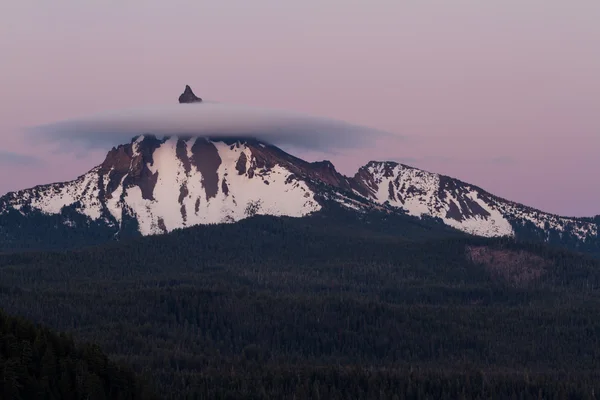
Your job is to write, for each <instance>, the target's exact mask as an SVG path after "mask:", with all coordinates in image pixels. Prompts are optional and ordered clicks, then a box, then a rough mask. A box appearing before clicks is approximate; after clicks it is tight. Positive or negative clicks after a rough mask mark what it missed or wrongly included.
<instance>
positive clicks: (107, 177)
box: [0, 135, 599, 253]
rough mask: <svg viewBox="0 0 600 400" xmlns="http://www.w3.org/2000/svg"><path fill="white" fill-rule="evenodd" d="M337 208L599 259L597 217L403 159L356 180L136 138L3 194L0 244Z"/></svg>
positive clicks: (249, 153) (259, 153) (328, 167)
mask: <svg viewBox="0 0 600 400" xmlns="http://www.w3.org/2000/svg"><path fill="white" fill-rule="evenodd" d="M332 208H336V209H344V210H346V211H347V212H348V213H352V214H360V215H368V214H369V213H384V214H388V215H394V214H403V215H408V216H413V217H414V218H415V219H423V218H427V219H429V220H432V219H433V220H435V221H436V222H437V223H439V224H440V225H441V224H444V225H447V226H450V227H452V228H455V229H456V230H459V231H463V232H466V233H468V234H473V235H477V236H486V237H492V236H513V237H516V238H518V239H519V238H520V239H527V240H534V241H541V242H546V243H549V244H555V245H560V246H564V247H569V248H572V249H579V250H585V251H591V252H593V253H597V250H598V242H599V238H598V225H599V218H598V217H596V218H567V217H560V216H556V215H552V214H548V213H544V212H542V211H538V210H536V209H533V208H531V207H526V206H523V205H520V204H517V203H514V202H511V201H507V200H504V199H501V198H499V197H497V196H494V195H492V194H490V193H488V192H486V191H484V190H482V189H480V188H478V187H476V186H474V185H470V184H468V183H465V182H462V181H460V180H457V179H453V178H450V177H447V176H444V175H439V174H435V173H431V172H426V171H423V170H420V169H417V168H412V167H409V166H406V165H402V164H398V163H395V162H376V161H371V162H369V163H368V164H366V165H365V166H363V167H361V168H360V169H359V170H358V172H357V173H356V174H355V175H354V176H353V177H346V176H344V175H342V174H340V173H338V172H337V171H336V169H335V167H334V166H333V164H331V163H330V162H328V161H322V162H313V163H310V162H306V161H303V160H301V159H299V158H297V157H294V156H292V155H290V154H288V153H286V152H284V151H283V150H281V149H279V148H278V147H275V146H273V145H270V144H268V143H263V142H260V141H257V140H251V139H235V138H232V139H224V138H218V139H214V138H179V137H166V138H161V139H159V138H156V137H154V136H148V135H146V136H138V137H136V138H134V139H133V140H132V141H131V142H130V143H127V144H123V145H120V146H118V147H116V148H113V149H112V150H111V151H109V152H108V154H107V156H106V159H105V160H104V162H102V164H100V165H98V166H97V167H95V168H93V169H92V170H90V171H89V172H87V173H85V174H83V175H81V176H80V177H78V178H77V179H75V180H73V181H70V182H62V183H53V184H49V185H41V186H36V187H34V188H31V189H25V190H21V191H16V192H11V193H8V194H6V195H4V196H3V197H0V249H4V250H7V249H16V248H37V247H47V246H50V244H49V243H50V242H52V241H53V240H58V238H61V239H63V240H66V239H67V238H69V239H70V240H72V241H73V242H74V243H77V241H78V240H80V241H81V242H82V243H94V242H102V241H105V240H107V239H108V238H113V239H114V238H119V237H121V236H122V235H124V234H127V235H128V236H137V235H153V234H161V233H166V232H170V231H172V230H174V229H178V228H185V227H190V226H194V225H199V224H219V223H229V222H235V221H239V220H241V219H244V218H247V217H251V216H253V215H257V214H263V215H272V216H289V217H306V216H310V215H315V214H326V213H327V212H328V210H331V209H332Z"/></svg>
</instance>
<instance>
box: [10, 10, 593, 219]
mask: <svg viewBox="0 0 600 400" xmlns="http://www.w3.org/2000/svg"><path fill="white" fill-rule="evenodd" d="M598 21H600V1H598V0H571V1H564V0H539V1H536V0H490V1H481V0H470V1H467V0H455V1H445V0H444V1H442V0H438V1H434V0H431V1H418V2H417V1H410V2H409V1H400V0H388V1H386V0H371V1H362V0H361V1H358V0H355V1H353V0H345V1H343V0H303V1H287V2H286V1H280V0H254V1H246V0H238V1H234V0H221V1H170V2H165V1H158V0H150V1H148V0H144V1H140V0H135V1H134V0H130V1H127V2H117V1H104V0H103V1H100V0H91V1H88V2H82V1H70V0H57V1H56V2H40V1H37V0H4V1H3V2H2V4H1V5H0V51H1V52H0V94H1V97H0V140H1V143H2V145H1V146H0V193H4V192H6V191H9V190H14V189H19V188H25V187H30V186H32V185H35V184H41V183H49V182H51V181H60V180H66V179H71V178H74V177H75V176H77V175H79V174H81V173H84V172H86V171H87V170H88V169H89V168H91V167H92V166H94V165H96V164H98V163H100V162H101V161H102V156H103V154H102V153H100V152H94V153H90V154H85V155H81V154H79V155H74V154H71V153H63V154H61V153H56V152H50V151H49V148H48V147H45V146H42V145H36V146H32V145H31V143H28V142H27V141H26V140H24V138H23V136H22V128H23V127H26V126H32V125H37V124H41V123H47V122H53V121H57V120H63V119H68V118H72V117H81V116H84V115H87V114H90V113H95V112H100V111H104V110H110V109H119V108H124V107H135V106H138V105H147V104H156V103H165V102H169V101H173V102H175V101H177V97H178V96H179V94H180V93H181V91H182V90H183V87H184V86H185V84H190V85H191V86H192V87H193V88H194V90H195V91H196V94H198V95H199V96H201V97H203V98H205V99H210V100H216V101H222V102H230V103H238V104H247V105H251V106H260V107H275V108H281V109H287V110H292V111H298V112H303V113H309V114H313V115H317V116H326V117H332V118H336V119H341V120H345V121H348V122H352V123H357V124H361V125H366V126H372V127H374V128H378V129H383V130H387V131H390V132H394V133H397V134H399V135H404V136H407V139H406V140H405V141H404V142H403V143H402V144H401V145H398V144H396V145H394V146H385V147H381V148H379V149H376V150H369V151H354V152H348V151H345V152H342V153H341V154H335V155H327V158H329V159H331V160H332V161H333V162H334V163H335V164H336V165H337V166H338V167H339V169H340V170H341V171H342V172H344V173H346V174H351V173H353V172H354V171H355V169H356V168H358V166H359V165H361V164H364V163H366V162H367V161H369V160H370V159H390V160H397V161H402V162H405V163H406V164H409V165H413V166H416V167H420V168H424V169H427V170H431V171H434V172H439V173H444V174H446V175H450V176H454V177H457V178H460V179H462V180H465V181H467V182H470V183H474V184H477V185H478V186H481V187H483V188H484V189H487V190H489V191H490V192H492V193H494V194H497V195H500V196H502V197H505V198H509V199H512V200H515V201H519V202H523V203H525V204H528V205H531V206H534V207H538V208H541V209H543V210H545V211H550V212H555V213H560V214H567V215H593V214H600V179H599V178H598V173H599V168H598V166H599V165H600V161H599V158H600V157H599V155H600V51H599V49H600V23H598ZM306 156H307V157H309V158H311V159H317V158H322V157H323V155H320V154H307V155H306Z"/></svg>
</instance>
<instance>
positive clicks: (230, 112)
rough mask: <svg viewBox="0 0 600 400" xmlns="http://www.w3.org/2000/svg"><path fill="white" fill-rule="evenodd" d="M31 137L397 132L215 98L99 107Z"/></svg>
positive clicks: (356, 137)
mask: <svg viewBox="0 0 600 400" xmlns="http://www.w3.org/2000/svg"><path fill="white" fill-rule="evenodd" d="M29 133H31V134H33V136H34V137H35V138H36V139H37V138H41V139H43V140H48V141H51V142H58V143H60V144H61V145H65V146H67V147H70V148H73V147H79V148H85V149H92V148H104V147H108V146H116V145H118V144H122V143H125V142H127V141H129V140H131V138H132V137H134V136H137V135H140V134H150V135H155V136H159V137H161V136H177V135H181V136H198V137H205V136H210V137H241V138H244V137H247V138H256V139H258V140H261V141H265V142H268V143H272V144H274V145H280V146H291V147H297V148H304V149H308V150H317V151H331V150H334V149H344V148H361V147H371V146H373V145H374V144H375V143H376V142H377V141H378V140H380V139H394V138H398V136H395V135H392V134H390V133H387V132H384V131H380V130H377V129H373V128H368V127H364V126H359V125H354V124H350V123H347V122H343V121H338V120H333V119H328V118H322V117H313V116H308V115H303V114H299V113H294V112H289V111H281V110H272V109H266V108H257V107H248V106H241V105H232V104H224V103H216V102H202V103H194V104H169V105H160V106H152V107H144V108H136V109H124V110H116V111H110V112H104V113H101V114H96V115H92V116H88V117H85V118H80V119H71V120H65V121H60V122H55V123H50V124H46V125H42V126H37V127H34V128H32V129H30V130H29Z"/></svg>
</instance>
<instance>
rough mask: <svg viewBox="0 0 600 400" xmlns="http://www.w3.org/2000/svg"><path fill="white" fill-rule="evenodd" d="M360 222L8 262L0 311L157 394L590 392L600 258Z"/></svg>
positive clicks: (247, 227)
mask: <svg viewBox="0 0 600 400" xmlns="http://www.w3.org/2000/svg"><path fill="white" fill-rule="evenodd" d="M368 226H369V224H368V223H365V221H363V220H361V221H351V220H350V219H348V218H340V219H339V220H338V221H334V220H330V219H326V218H322V220H321V221H320V222H319V221H317V220H315V219H310V218H300V219H298V218H275V217H268V216H256V217H253V218H248V219H245V220H243V221H241V222H239V223H235V224H225V225H210V226H198V227H193V228H188V229H185V230H179V231H174V232H172V233H169V234H166V235H159V236H150V237H145V238H140V239H136V240H133V241H127V242H125V243H120V244H117V243H115V244H112V245H109V246H100V247H94V248H89V249H85V250H77V251H69V252H54V253H40V252H36V253H29V254H5V255H3V256H0V274H1V275H2V281H1V283H0V302H1V304H3V305H4V307H5V308H6V309H7V310H8V311H9V312H11V313H16V314H19V315H23V316H26V317H27V318H30V319H32V320H34V321H37V322H43V323H46V324H49V325H50V326H52V327H53V328H55V329H60V330H63V331H67V332H70V333H72V334H73V335H74V337H75V338H76V339H77V340H85V341H94V342H96V343H98V344H99V345H100V346H101V347H102V348H103V349H104V350H105V351H106V352H107V353H108V354H109V355H110V357H112V358H113V359H115V360H122V361H126V362H127V363H129V364H131V365H133V366H134V368H135V370H136V371H137V372H140V373H144V374H148V375H150V376H152V377H153V381H154V383H155V384H156V385H157V388H158V389H159V391H160V392H161V394H162V395H163V396H164V398H172V399H177V398H184V397H185V396H199V397H200V398H202V397H208V398H211V397H218V396H221V397H226V396H229V398H248V397H254V398H273V397H279V398H281V397H292V396H294V395H296V396H297V398H318V397H319V396H321V398H348V397H354V398H356V397H360V398H380V397H381V396H383V397H385V398H392V397H393V394H399V396H400V397H399V398H402V396H401V395H402V394H403V393H404V394H407V395H409V394H410V393H413V392H414V398H425V396H429V397H433V398H444V396H446V398H457V397H459V396H460V394H461V393H466V394H467V398H471V397H477V396H478V395H481V396H484V397H485V396H486V393H487V395H490V394H494V395H496V396H502V397H510V396H512V395H513V394H520V395H522V396H523V398H537V397H538V396H539V395H540V393H542V397H543V398H554V397H553V396H559V395H560V394H561V393H562V394H563V395H565V396H567V397H570V398H584V396H588V395H590V393H592V391H593V390H596V392H597V391H598V390H600V387H599V386H598V383H597V380H596V379H595V378H594V376H595V375H594V374H596V373H597V363H596V360H597V359H598V358H600V342H598V340H597V338H598V337H599V336H598V334H597V333H598V332H600V325H599V323H598V321H597V318H596V317H595V316H596V315H597V307H598V306H599V305H600V298H599V296H598V294H599V292H598V287H599V285H600V265H599V264H598V262H597V261H595V260H593V259H590V258H586V257H584V256H580V255H575V254H572V253H569V252H565V251H560V250H553V249H550V248H547V247H544V246H541V245H534V244H524V243H518V242H515V241H514V240H511V239H485V238H476V237H472V236H465V235H463V234H455V235H454V237H453V238H447V237H445V235H442V236H436V235H426V234H423V235H421V236H417V235H414V232H407V234H406V235H405V236H404V237H402V236H400V235H399V233H398V232H394V231H393V230H391V229H390V231H389V232H387V233H386V232H382V233H379V234H373V232H372V231H369V228H368ZM394 226H397V224H394V223H391V224H390V228H391V227H394ZM359 227H363V228H359ZM415 229H416V230H418V231H421V232H426V231H427V229H428V228H427V226H421V227H418V228H417V227H415ZM431 232H437V231H436V230H433V231H431ZM565 371H567V372H565ZM249 382H252V384H249ZM317 393H318V395H317ZM482 393H483V394H482ZM441 394H443V396H442V395H441ZM476 394H477V395H476Z"/></svg>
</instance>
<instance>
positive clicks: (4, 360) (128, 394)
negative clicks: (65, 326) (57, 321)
mask: <svg viewBox="0 0 600 400" xmlns="http://www.w3.org/2000/svg"><path fill="white" fill-rule="evenodd" d="M0 398H1V399H4V400H13V399H14V400H17V399H23V400H26V399H27V400H28V399H65V400H67V399H74V400H75V399H98V400H101V399H107V400H108V399H110V400H120V399H122V400H135V399H139V400H148V399H157V398H158V397H157V396H155V395H154V394H152V392H150V391H149V390H148V387H147V386H144V385H142V384H141V383H140V381H139V380H138V378H137V377H136V376H135V375H134V373H133V371H132V370H131V369H130V368H128V367H125V366H123V365H119V364H116V363H115V362H113V361H109V360H108V358H107V357H106V355H104V353H103V352H102V351H101V350H100V349H99V348H98V346H95V345H89V344H88V345H82V346H75V344H74V343H73V340H72V339H71V338H69V337H68V336H66V335H64V334H60V335H58V334H56V333H54V332H52V331H50V330H49V329H45V328H42V327H40V326H36V325H34V324H32V323H31V322H28V321H26V320H24V319H22V318H15V317H10V316H8V315H6V314H5V313H4V312H3V311H2V310H0Z"/></svg>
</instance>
